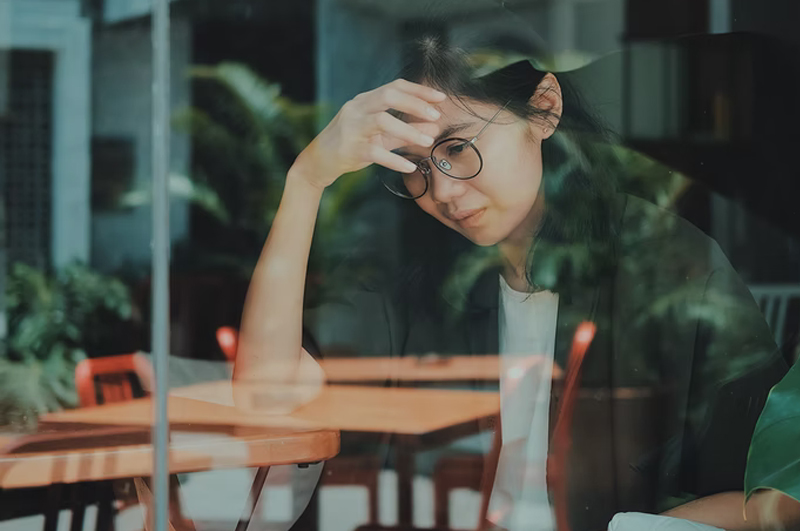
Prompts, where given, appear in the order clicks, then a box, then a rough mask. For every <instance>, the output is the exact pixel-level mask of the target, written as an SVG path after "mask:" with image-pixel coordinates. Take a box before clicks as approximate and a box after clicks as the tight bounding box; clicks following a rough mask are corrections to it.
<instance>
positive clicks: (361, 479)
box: [217, 326, 381, 525]
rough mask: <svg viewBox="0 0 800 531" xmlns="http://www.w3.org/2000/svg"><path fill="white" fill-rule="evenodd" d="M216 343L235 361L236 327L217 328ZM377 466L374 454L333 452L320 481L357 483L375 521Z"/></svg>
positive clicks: (337, 483)
mask: <svg viewBox="0 0 800 531" xmlns="http://www.w3.org/2000/svg"><path fill="white" fill-rule="evenodd" d="M217 344H218V345H219V348H220V350H222V353H223V354H225V358H226V359H227V360H228V361H229V362H231V363H233V362H235V361H236V350H237V347H238V344H239V332H238V330H236V329H235V328H233V327H232V326H221V327H219V328H217ZM380 469H381V464H380V460H379V459H378V458H376V457H374V456H361V455H358V456H336V457H334V458H333V459H330V460H328V461H326V462H325V468H324V469H323V473H322V476H321V477H320V480H319V485H320V486H328V487H333V486H352V485H358V486H363V487H364V488H366V489H367V505H368V508H369V511H368V522H367V525H372V524H377V523H378V475H379V473H380ZM262 487H263V482H262ZM254 488H258V486H257V485H254ZM253 503H255V502H253Z"/></svg>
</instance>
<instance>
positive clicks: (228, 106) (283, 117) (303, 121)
mask: <svg viewBox="0 0 800 531" xmlns="http://www.w3.org/2000/svg"><path fill="white" fill-rule="evenodd" d="M190 75H191V76H192V79H193V82H194V89H195V90H194V99H195V101H194V105H193V107H191V108H187V109H184V110H181V111H179V112H177V113H175V115H174V116H173V125H174V127H175V128H176V129H178V130H181V131H184V132H187V133H189V134H190V135H191V138H192V145H193V149H192V151H193V154H194V155H193V163H192V171H191V174H190V175H189V176H181V175H172V176H170V194H171V195H172V196H173V197H181V198H183V199H185V200H187V201H189V202H190V203H191V204H192V205H194V207H195V208H196V209H197V211H198V212H200V213H202V216H201V217H200V218H194V219H193V234H192V237H191V239H190V240H189V241H187V242H183V243H182V244H181V245H180V246H179V247H178V248H177V249H176V253H175V260H174V262H173V263H174V264H175V266H174V267H175V269H178V270H181V271H186V270H193V271H197V270H201V271H203V272H209V271H213V272H215V273H222V274H227V275H231V276H233V277H237V278H241V279H249V278H250V276H251V274H252V270H253V268H254V267H255V264H256V261H257V259H258V254H259V251H260V249H261V245H262V244H263V241H264V238H265V237H266V235H267V233H268V231H269V228H270V226H271V224H272V221H273V219H274V217H275V214H276V212H277V209H278V205H279V203H280V199H281V195H282V192H283V186H284V183H285V178H286V172H287V171H288V169H289V167H290V166H291V164H292V163H293V161H294V159H295V158H296V157H297V155H298V154H299V153H300V151H302V150H303V149H304V148H305V146H306V145H307V144H308V143H309V142H310V141H311V140H312V139H313V137H314V136H315V135H316V132H317V130H316V128H317V125H318V122H319V116H320V110H321V109H320V106H319V105H312V104H305V103H298V102H295V101H293V100H291V99H290V98H288V97H286V96H284V95H283V94H282V91H281V87H280V85H278V84H276V83H271V82H269V81H267V80H265V79H263V78H262V77H260V76H259V75H258V74H257V73H256V72H254V71H253V70H251V69H250V68H249V67H247V66H246V65H243V64H238V63H221V64H219V65H216V66H196V67H193V68H192V69H191V71H190ZM370 176H371V172H370V171H369V170H365V171H361V172H358V173H357V174H354V175H351V176H348V177H347V178H345V179H340V180H339V181H337V182H336V183H335V184H334V185H333V186H331V187H330V188H329V189H328V190H326V192H325V194H324V196H323V198H322V203H321V205H320V212H319V220H318V223H317V228H316V234H315V237H314V246H313V248H312V254H311V258H310V263H309V287H308V289H307V294H308V297H309V299H310V300H309V303H310V304H315V303H316V302H317V301H318V300H320V298H323V297H327V296H328V292H329V290H330V289H332V288H334V285H335V284H337V283H341V282H343V280H341V279H342V276H341V274H342V273H345V272H346V273H347V274H348V276H349V275H350V273H352V271H351V270H349V269H348V270H347V271H342V270H341V269H339V273H340V274H337V276H336V278H337V279H339V280H334V279H333V277H332V276H331V274H330V272H331V271H333V270H335V269H337V268H336V264H338V263H341V261H342V260H343V259H344V258H345V257H348V256H351V255H352V252H353V248H354V247H355V243H356V242H358V241H361V240H362V238H363V237H364V235H365V233H368V232H369V227H368V226H365V223H364V222H363V221H361V222H359V221H360V220H359V216H358V214H357V210H358V208H359V207H360V206H361V205H363V204H364V203H365V201H366V199H367V197H368V196H369V195H370V193H371V188H370V186H369V184H370V182H372V183H374V182H375V181H374V180H370ZM149 201H150V193H149V190H147V189H137V190H132V191H130V192H129V193H127V194H125V195H124V196H123V198H122V203H121V206H138V205H142V204H146V203H148V202H149ZM194 222H197V224H194Z"/></svg>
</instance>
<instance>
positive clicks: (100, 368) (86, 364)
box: [75, 354, 154, 407]
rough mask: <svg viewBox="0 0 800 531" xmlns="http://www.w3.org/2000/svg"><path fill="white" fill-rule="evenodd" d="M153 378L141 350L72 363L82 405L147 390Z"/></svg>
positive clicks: (142, 393)
mask: <svg viewBox="0 0 800 531" xmlns="http://www.w3.org/2000/svg"><path fill="white" fill-rule="evenodd" d="M153 381H154V377H153V368H152V366H151V365H150V361H149V360H148V359H147V358H146V357H145V356H143V355H141V354H122V355H119V356H108V357H105V358H91V359H85V360H83V361H81V362H80V363H78V365H77V367H75V386H76V387H77V389H78V398H79V400H80V403H81V406H84V407H85V406H96V405H100V404H108V403H112V402H122V401H125V400H132V399H134V398H139V396H142V395H147V394H150V390H151V389H152V387H153V385H152V384H153ZM137 395H138V396H137Z"/></svg>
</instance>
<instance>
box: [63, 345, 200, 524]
mask: <svg viewBox="0 0 800 531" xmlns="http://www.w3.org/2000/svg"><path fill="white" fill-rule="evenodd" d="M154 382H155V377H154V375H153V367H152V365H151V364H150V361H149V360H148V359H147V358H146V357H145V356H143V355H142V354H122V355H119V356H108V357H105V358H90V359H85V360H82V361H81V362H79V363H78V365H77V366H76V367H75V386H76V388H77V390H78V399H79V400H80V404H81V406H82V407H89V406H99V405H102V404H111V403H115V402H124V401H126V400H133V399H134V398H142V397H144V396H147V395H149V394H150V390H151V389H152V388H153V383H154ZM179 487H180V485H179V483H178V479H177V476H174V475H173V476H170V509H169V510H170V517H169V518H170V522H172V524H173V525H174V526H176V528H177V529H179V530H194V524H193V523H192V522H191V521H190V520H188V519H186V518H184V517H183V513H182V511H181V505H180V497H179V494H178V489H179ZM117 490H118V491H119V492H120V493H121V497H122V498H123V499H122V500H121V501H122V506H121V507H119V508H118V510H122V509H124V508H127V507H129V506H131V505H136V504H137V503H138V502H139V498H138V496H137V494H136V489H135V488H134V487H133V486H132V482H130V481H123V482H120V483H119V484H118V486H117ZM148 510H149V507H148Z"/></svg>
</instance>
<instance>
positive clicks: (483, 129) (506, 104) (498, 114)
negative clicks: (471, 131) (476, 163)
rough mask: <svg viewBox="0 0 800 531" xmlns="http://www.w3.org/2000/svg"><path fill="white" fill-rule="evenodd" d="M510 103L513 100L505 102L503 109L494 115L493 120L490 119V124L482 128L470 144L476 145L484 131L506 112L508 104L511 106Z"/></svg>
mask: <svg viewBox="0 0 800 531" xmlns="http://www.w3.org/2000/svg"><path fill="white" fill-rule="evenodd" d="M509 103H511V100H508V101H507V102H505V103H504V104H503V106H502V107H500V109H498V111H497V112H496V113H494V116H492V117H491V118H489V121H488V122H486V125H484V126H483V127H481V130H480V131H478V134H476V135H475V136H473V137H472V140H470V141H469V143H470V144H474V143H475V141H476V140H478V137H479V136H481V133H483V132H484V131H486V128H487V127H489V126H490V125H491V124H492V122H494V119H495V118H497V117H498V116H500V113H501V112H503V111H504V110H505V108H506V107H508V104H509Z"/></svg>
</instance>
